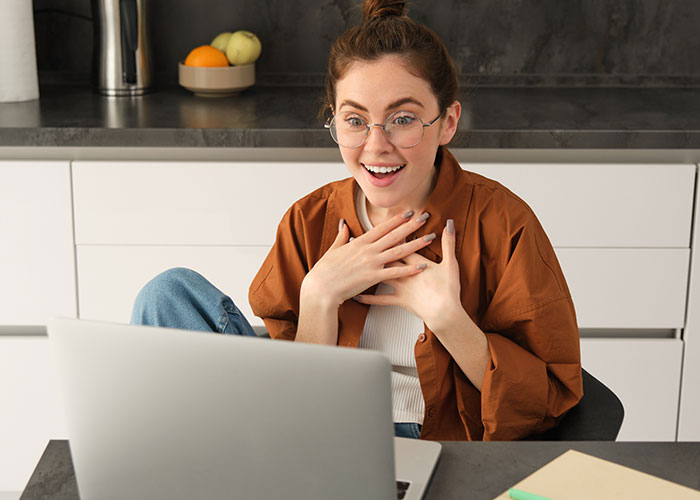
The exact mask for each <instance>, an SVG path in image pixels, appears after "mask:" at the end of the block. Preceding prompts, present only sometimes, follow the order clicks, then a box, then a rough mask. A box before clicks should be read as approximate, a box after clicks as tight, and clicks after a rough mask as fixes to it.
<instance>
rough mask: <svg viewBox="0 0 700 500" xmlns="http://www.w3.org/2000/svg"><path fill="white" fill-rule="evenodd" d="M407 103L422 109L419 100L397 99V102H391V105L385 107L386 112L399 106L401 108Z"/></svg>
mask: <svg viewBox="0 0 700 500" xmlns="http://www.w3.org/2000/svg"><path fill="white" fill-rule="evenodd" d="M407 103H411V104H415V105H416V106H420V107H421V108H423V107H424V106H423V105H422V104H421V102H420V101H419V100H417V99H414V98H413V97H402V98H401V99H398V100H396V101H394V102H392V103H391V104H389V105H388V106H387V107H386V110H387V111H388V110H390V109H394V108H398V107H399V106H403V105H404V104H407Z"/></svg>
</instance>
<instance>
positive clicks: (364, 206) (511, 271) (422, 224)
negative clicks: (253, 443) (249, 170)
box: [132, 0, 582, 440]
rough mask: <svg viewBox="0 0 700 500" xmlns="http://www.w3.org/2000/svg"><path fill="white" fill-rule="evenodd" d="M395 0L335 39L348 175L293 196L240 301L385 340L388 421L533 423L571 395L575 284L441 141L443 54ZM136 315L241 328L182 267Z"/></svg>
mask: <svg viewBox="0 0 700 500" xmlns="http://www.w3.org/2000/svg"><path fill="white" fill-rule="evenodd" d="M405 4H406V2H404V1H399V0H366V1H365V2H364V4H363V16H364V20H363V22H362V23H361V24H360V25H358V26H355V27H353V28H350V29H349V30H348V31H347V32H345V33H344V34H343V35H341V36H340V38H339V39H338V40H337V41H336V42H335V43H334V45H333V47H332V48H331V52H330V57H329V65H328V75H327V79H326V93H325V108H324V109H325V111H326V112H330V114H331V118H330V119H329V121H328V123H327V124H326V127H327V128H328V129H329V131H330V134H331V136H332V137H333V139H334V140H335V141H336V142H337V143H338V145H339V148H340V152H341V155H342V157H343V161H344V163H345V165H346V167H347V169H348V171H349V172H350V174H351V177H350V178H348V179H345V180H342V181H337V182H333V183H330V184H327V185H325V186H322V187H320V188H319V189H317V190H316V191H314V192H312V193H310V194H309V195H307V196H305V197H304V198H302V199H300V200H298V201H297V202H296V203H294V204H293V205H292V207H290V209H289V210H288V211H287V213H286V214H285V215H284V217H283V219H282V221H281V222H280V224H279V228H278V231H277V236H276V239H275V243H274V245H273V247H272V249H271V250H270V252H269V254H268V256H267V258H266V259H265V261H264V263H263V264H262V266H261V268H260V270H259V271H258V273H257V275H256V277H255V278H254V280H253V282H252V284H251V286H250V293H249V299H250V304H251V307H252V309H253V312H254V313H255V314H256V315H257V316H259V317H260V318H262V319H263V321H264V322H265V326H266V327H267V330H268V332H269V333H270V336H271V337H273V338H274V339H284V340H290V341H299V342H310V343H317V344H330V345H340V346H347V347H358V348H361V349H374V350H378V351H381V352H383V353H384V354H385V355H386V356H387V357H388V358H389V359H390V361H391V363H392V366H393V372H392V403H393V415H394V422H395V423H396V427H395V429H396V433H397V435H401V436H412V437H416V436H418V435H419V436H420V438H421V439H434V440H467V439H469V440H478V439H484V440H505V439H520V438H523V437H526V436H528V435H529V434H533V433H541V432H543V431H545V430H547V429H549V428H551V427H552V426H554V425H556V424H557V422H558V421H559V420H560V419H561V417H562V416H563V415H564V414H565V413H566V412H567V411H568V410H569V409H570V408H571V407H572V406H574V405H575V404H576V403H577V402H578V400H579V399H580V398H581V396H582V381H581V364H580V354H579V340H578V327H577V324H576V313H575V311H574V306H573V303H572V301H571V296H570V293H569V290H568V287H567V285H566V281H565V280H564V276H563V273H562V271H561V268H560V266H559V263H558V261H557V258H556V256H555V254H554V251H553V249H552V246H551V244H550V242H549V239H548V238H547V235H546V234H545V233H544V230H543V229H542V227H541V225H540V223H539V221H538V220H537V217H536V216H535V214H534V213H533V212H532V210H531V209H530V207H529V206H528V205H527V204H526V203H525V202H524V201H523V200H521V199H520V198H518V197H517V196H516V195H515V194H513V193H512V192H510V191H509V190H508V189H507V188H505V187H504V186H502V185H500V184H499V183H497V182H495V181H493V180H490V179H487V178H485V177H483V176H480V175H477V174H475V173H472V172H468V171H465V170H463V169H462V168H461V167H460V165H459V164H458V163H457V161H456V160H455V158H454V157H453V156H452V154H451V153H450V152H449V151H448V150H447V149H446V145H447V144H449V142H450V140H451V139H452V138H453V136H454V134H455V132H456V130H457V126H458V123H459V119H460V114H461V105H460V103H459V102H458V101H457V100H456V95H457V76H456V72H455V69H454V65H453V63H452V61H451V59H450V57H449V55H448V54H447V51H446V49H445V47H444V45H443V44H442V42H441V41H440V39H439V38H438V37H437V35H436V34H435V33H434V32H433V31H432V30H430V29H429V28H427V27H425V26H423V25H421V24H419V23H417V22H415V21H413V20H411V19H410V18H408V17H407V16H406V14H405ZM132 321H133V322H135V323H146V324H156V325H160V326H173V327H179V328H190V329H203V330H207V329H209V330H213V331H218V332H221V333H237V334H251V333H252V329H251V328H250V325H249V324H248V322H247V321H246V319H245V318H243V317H242V315H241V314H240V311H239V310H238V309H237V308H236V306H235V305H234V304H233V303H232V302H231V300H230V299H229V298H228V297H227V296H225V295H224V294H223V293H221V292H220V291H218V290H216V289H215V288H214V287H213V286H212V285H211V284H210V283H208V282H207V281H206V280H205V279H204V278H202V277H201V276H193V275H192V273H191V272H188V271H184V270H174V271H171V272H166V273H164V274H163V275H161V276H159V277H157V278H155V279H154V280H153V281H152V282H151V283H149V284H148V285H146V287H145V288H144V290H142V293H141V294H140V295H139V298H137V302H136V305H135V307H134V315H133V318H132ZM319 376H322V374H320V375H319ZM280 418H284V414H283V410H282V413H281V414H280Z"/></svg>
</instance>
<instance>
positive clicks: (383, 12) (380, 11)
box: [362, 0, 406, 22]
mask: <svg viewBox="0 0 700 500" xmlns="http://www.w3.org/2000/svg"><path fill="white" fill-rule="evenodd" d="M404 15H406V1H405V0H365V1H364V3H363V4H362V20H363V21H365V22H367V21H370V20H372V19H379V18H382V17H391V16H404Z"/></svg>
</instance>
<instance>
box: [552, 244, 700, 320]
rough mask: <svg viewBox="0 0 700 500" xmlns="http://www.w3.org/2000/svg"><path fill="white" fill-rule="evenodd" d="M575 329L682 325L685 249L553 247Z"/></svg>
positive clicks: (687, 263) (683, 313)
mask: <svg viewBox="0 0 700 500" xmlns="http://www.w3.org/2000/svg"><path fill="white" fill-rule="evenodd" d="M554 250H555V252H556V254H557V258H558V259H559V264H560V265H561V268H562V271H563V272H564V276H565V277H566V282H567V284H568V285H569V290H570V291H571V296H572V298H573V301H574V306H575V307H576V315H577V319H578V323H579V327H580V328H654V329H656V328H663V329H668V328H672V329H675V328H683V326H684V325H685V304H686V300H685V299H686V290H687V287H688V267H689V265H690V249H688V248H555V249H554Z"/></svg>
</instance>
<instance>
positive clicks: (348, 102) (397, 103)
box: [338, 97, 424, 112]
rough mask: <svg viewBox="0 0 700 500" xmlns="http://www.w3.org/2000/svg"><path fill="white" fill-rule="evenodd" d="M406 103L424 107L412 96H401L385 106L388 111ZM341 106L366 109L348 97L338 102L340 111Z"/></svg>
mask: <svg viewBox="0 0 700 500" xmlns="http://www.w3.org/2000/svg"><path fill="white" fill-rule="evenodd" d="M407 103H412V104H415V105H417V106H420V107H421V108H423V107H424V106H423V104H421V102H420V101H418V100H417V99H414V98H413V97H402V98H401V99H397V100H396V101H394V102H392V103H391V104H389V105H388V106H387V107H386V110H387V111H388V110H390V109H394V108H398V107H399V106H403V105H404V104H407ZM343 106H352V107H353V108H357V109H359V110H360V111H365V112H367V111H368V110H367V108H365V107H364V106H363V105H362V104H360V103H358V102H355V101H351V100H350V99H346V100H344V101H343V102H342V103H341V104H340V106H339V107H338V110H339V111H340V109H341V108H342V107H343Z"/></svg>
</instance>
